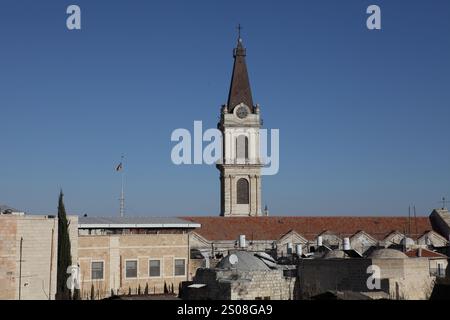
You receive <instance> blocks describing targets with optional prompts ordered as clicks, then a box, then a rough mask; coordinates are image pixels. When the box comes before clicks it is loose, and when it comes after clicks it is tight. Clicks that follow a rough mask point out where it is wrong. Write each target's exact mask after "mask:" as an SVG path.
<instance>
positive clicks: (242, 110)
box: [236, 106, 248, 119]
mask: <svg viewBox="0 0 450 320" xmlns="http://www.w3.org/2000/svg"><path fill="white" fill-rule="evenodd" d="M236 115H237V116H238V118H239V119H244V118H245V117H246V116H247V115H248V110H247V108H246V107H244V106H241V107H239V108H238V109H237V111H236Z"/></svg>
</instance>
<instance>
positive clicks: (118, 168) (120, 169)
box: [116, 162, 123, 171]
mask: <svg viewBox="0 0 450 320" xmlns="http://www.w3.org/2000/svg"><path fill="white" fill-rule="evenodd" d="M122 169H123V166H122V162H121V163H119V165H118V166H117V167H116V171H122Z"/></svg>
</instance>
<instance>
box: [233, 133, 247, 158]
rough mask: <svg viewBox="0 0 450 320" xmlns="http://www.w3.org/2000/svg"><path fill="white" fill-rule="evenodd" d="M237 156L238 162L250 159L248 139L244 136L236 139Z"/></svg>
mask: <svg viewBox="0 0 450 320" xmlns="http://www.w3.org/2000/svg"><path fill="white" fill-rule="evenodd" d="M236 155H237V159H238V160H247V159H248V138H247V137H246V136H244V135H240V136H238V137H237V139H236Z"/></svg>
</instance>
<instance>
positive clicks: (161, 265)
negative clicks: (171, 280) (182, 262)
mask: <svg viewBox="0 0 450 320" xmlns="http://www.w3.org/2000/svg"><path fill="white" fill-rule="evenodd" d="M150 261H159V276H152V275H150ZM174 264H175V262H174ZM163 270H164V268H163V259H161V258H149V259H148V277H149V278H151V279H158V278H162V277H163Z"/></svg>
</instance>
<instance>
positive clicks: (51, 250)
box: [48, 227, 55, 300]
mask: <svg viewBox="0 0 450 320" xmlns="http://www.w3.org/2000/svg"><path fill="white" fill-rule="evenodd" d="M54 237H55V228H54V227H53V228H52V241H51V247H50V274H49V278H48V300H52V269H53V238H54Z"/></svg>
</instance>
